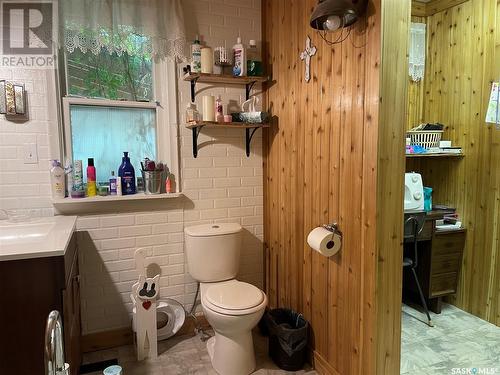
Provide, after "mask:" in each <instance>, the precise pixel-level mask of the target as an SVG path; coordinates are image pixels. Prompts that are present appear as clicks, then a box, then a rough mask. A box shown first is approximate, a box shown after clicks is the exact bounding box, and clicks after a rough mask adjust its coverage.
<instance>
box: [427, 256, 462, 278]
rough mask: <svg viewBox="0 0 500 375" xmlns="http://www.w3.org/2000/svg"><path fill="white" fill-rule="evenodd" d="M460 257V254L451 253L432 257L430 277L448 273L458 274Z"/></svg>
mask: <svg viewBox="0 0 500 375" xmlns="http://www.w3.org/2000/svg"><path fill="white" fill-rule="evenodd" d="M461 255H462V254H461V253H453V254H445V255H435V256H433V258H432V263H431V276H434V275H438V274H442V273H448V272H456V273H458V272H459V271H460V265H461V263H462V256H461Z"/></svg>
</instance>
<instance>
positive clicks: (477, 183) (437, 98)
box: [407, 0, 500, 325]
mask: <svg viewBox="0 0 500 375" xmlns="http://www.w3.org/2000/svg"><path fill="white" fill-rule="evenodd" d="M499 4H500V3H499V1H492V0H469V1H467V2H464V3H463V4H460V5H457V6H454V7H452V8H450V9H447V10H445V11H442V12H438V13H436V14H434V15H432V16H429V17H427V21H426V22H427V24H428V57H427V67H426V76H425V81H424V85H425V89H424V93H425V94H424V104H423V107H422V109H421V110H422V112H421V115H418V114H417V113H418V111H419V110H420V108H416V107H415V101H412V100H410V101H409V106H410V110H409V113H411V114H412V116H413V118H419V117H421V118H422V120H423V121H425V122H436V121H437V122H441V123H443V124H446V125H447V127H446V131H445V134H444V139H451V140H452V142H453V144H454V145H457V146H462V147H463V150H464V153H465V158H464V159H463V160H461V161H458V160H422V161H418V160H411V161H409V162H408V163H407V170H408V171H410V170H415V171H420V172H421V173H422V174H423V178H424V183H425V185H426V186H431V187H433V189H434V196H433V199H434V202H435V203H444V204H449V205H452V206H455V207H457V209H458V212H459V213H460V215H461V216H462V219H463V221H464V224H465V226H466V227H467V229H468V232H467V243H466V250H465V256H464V260H463V266H462V272H461V276H460V284H459V290H458V293H457V295H456V297H455V298H454V299H452V300H451V301H452V302H453V303H454V304H456V305H457V306H458V307H460V308H463V309H464V310H466V311H469V312H471V313H473V314H474V315H477V316H479V317H481V318H483V319H486V320H488V321H490V322H492V323H495V324H497V325H500V307H499V305H500V275H499V273H500V264H499V262H500V261H499V258H500V245H499V241H500V240H499V237H500V230H499V221H500V204H499V199H500V198H499V195H500V192H499V186H500V168H499V165H500V131H498V130H495V127H494V126H492V125H488V126H487V125H486V124H485V122H484V119H485V111H486V107H487V101H488V97H489V93H490V88H491V86H490V82H491V81H492V80H493V79H497V80H498V79H499V78H500V64H499V63H498V61H499V59H500V52H499V47H498V44H499V40H500V26H499V22H500V21H499V18H500V5H499ZM412 123H414V120H413V119H410V118H409V119H408V127H411V125H412Z"/></svg>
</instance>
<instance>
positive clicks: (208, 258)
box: [184, 223, 241, 282]
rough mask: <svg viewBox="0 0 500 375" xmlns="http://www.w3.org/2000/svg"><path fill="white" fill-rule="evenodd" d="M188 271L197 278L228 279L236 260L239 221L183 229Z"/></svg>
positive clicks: (238, 245)
mask: <svg viewBox="0 0 500 375" xmlns="http://www.w3.org/2000/svg"><path fill="white" fill-rule="evenodd" d="M184 237H185V244H186V255H187V262H188V267H189V274H190V275H191V276H192V277H193V278H194V279H195V280H198V281H200V282H215V281H223V280H231V279H234V278H235V277H236V274H237V273H238V268H239V264H240V247H241V225H239V224H237V223H220V224H202V225H195V226H192V227H186V228H185V229H184Z"/></svg>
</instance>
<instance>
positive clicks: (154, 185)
mask: <svg viewBox="0 0 500 375" xmlns="http://www.w3.org/2000/svg"><path fill="white" fill-rule="evenodd" d="M141 172H142V178H143V180H144V193H146V194H160V193H161V186H162V181H163V171H141Z"/></svg>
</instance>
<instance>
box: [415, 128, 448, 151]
mask: <svg viewBox="0 0 500 375" xmlns="http://www.w3.org/2000/svg"><path fill="white" fill-rule="evenodd" d="M408 135H409V136H410V139H411V144H412V145H417V146H421V147H424V148H432V147H439V141H440V140H441V137H442V136H443V130H413V131H409V132H408Z"/></svg>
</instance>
